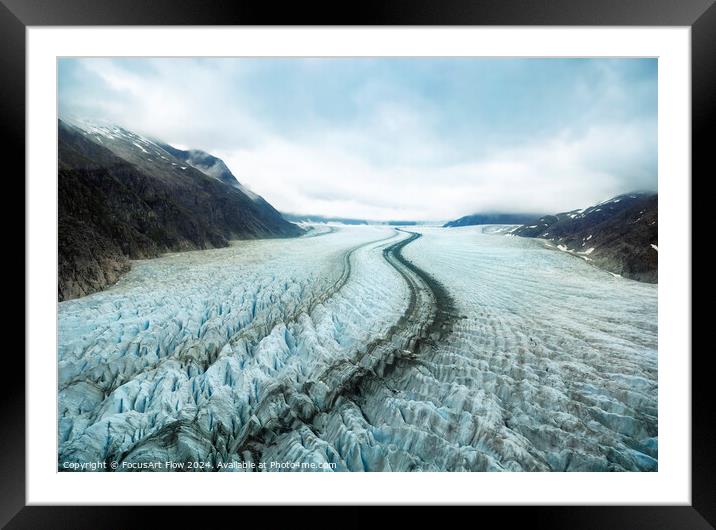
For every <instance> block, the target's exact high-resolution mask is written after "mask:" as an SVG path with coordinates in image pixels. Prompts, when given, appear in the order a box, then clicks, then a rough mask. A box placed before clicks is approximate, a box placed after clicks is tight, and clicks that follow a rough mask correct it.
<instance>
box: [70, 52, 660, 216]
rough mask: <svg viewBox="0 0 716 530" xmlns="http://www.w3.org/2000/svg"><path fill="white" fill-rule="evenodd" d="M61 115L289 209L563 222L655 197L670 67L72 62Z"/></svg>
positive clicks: (619, 63) (615, 63)
mask: <svg viewBox="0 0 716 530" xmlns="http://www.w3.org/2000/svg"><path fill="white" fill-rule="evenodd" d="M59 91H60V112H61V114H63V113H64V114H66V115H73V116H78V117H85V118H94V119H103V120H107V121H112V122H115V123H119V124H121V125H124V126H126V127H127V128H130V129H135V130H138V131H139V132H143V133H145V134H149V135H152V136H156V137H158V138H161V139H163V140H165V141H167V142H169V143H172V144H174V145H176V144H181V145H184V146H190V147H193V148H199V149H204V150H206V151H209V152H211V153H213V154H215V155H216V156H219V157H220V158H222V159H224V161H225V162H226V163H227V165H228V166H229V167H230V168H231V170H232V171H233V172H234V174H235V175H237V177H238V178H239V180H240V181H241V182H242V183H244V184H246V185H248V186H249V187H250V188H252V189H253V190H255V191H256V192H257V193H260V194H261V195H263V196H264V197H265V198H266V199H267V200H268V201H269V202H271V203H272V204H273V205H274V206H276V207H277V208H278V209H279V210H282V211H287V212H294V213H313V214H323V215H335V216H345V217H360V218H370V219H430V220H443V219H451V218H455V217H458V216H461V215H466V214H469V213H475V212H531V213H543V212H555V211H563V210H570V209H573V208H579V207H584V206H587V205H589V204H592V203H594V202H598V201H601V200H603V199H606V198H608V197H610V196H613V195H616V194H618V193H623V192H628V191H633V190H637V189H656V182H657V167H656V160H657V157H656V149H657V144H656V131H657V117H656V62H655V61H654V60H651V59H629V60H624V59H620V60H583V59H581V60H557V59H553V60H537V59H532V60H529V59H519V60H518V59H515V60H494V59H493V60H488V59H472V60H470V59H441V60H427V59H411V60H396V59H383V60H380V59H334V60H329V59H323V60H317V59H316V60H309V59H252V60H246V59H215V60H201V59H142V60H139V59H121V60H107V59H77V60H74V59H72V60H68V59H64V60H62V61H61V62H60V87H59Z"/></svg>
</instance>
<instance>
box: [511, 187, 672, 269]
mask: <svg viewBox="0 0 716 530" xmlns="http://www.w3.org/2000/svg"><path fill="white" fill-rule="evenodd" d="M512 233H513V234H514V235H517V236H522V237H538V238H543V239H548V240H550V241H553V242H555V243H556V244H557V248H559V249H560V250H562V251H565V252H570V253H572V254H574V255H576V256H579V257H581V258H582V259H584V260H587V261H590V262H593V263H594V265H597V266H599V267H601V268H603V269H605V270H607V271H609V272H612V273H614V274H619V275H621V276H624V277H626V278H631V279H633V280H639V281H643V282H649V283H656V282H657V281H658V261H659V251H658V237H659V223H658V196H657V195H656V194H655V193H629V194H625V195H619V196H617V197H614V198H613V199H609V200H608V201H604V202H601V203H599V204H597V205H595V206H592V207H590V208H585V209H583V210H573V211H570V212H564V213H559V214H556V215H546V216H544V217H540V218H539V219H537V220H536V221H533V222H532V223H530V224H526V225H524V226H521V227H519V228H518V229H516V230H514V231H513V232H512Z"/></svg>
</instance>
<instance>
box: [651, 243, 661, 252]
mask: <svg viewBox="0 0 716 530" xmlns="http://www.w3.org/2000/svg"><path fill="white" fill-rule="evenodd" d="M651 248H653V249H654V250H656V251H657V252H659V247H657V246H656V245H654V244H653V243H652V244H651Z"/></svg>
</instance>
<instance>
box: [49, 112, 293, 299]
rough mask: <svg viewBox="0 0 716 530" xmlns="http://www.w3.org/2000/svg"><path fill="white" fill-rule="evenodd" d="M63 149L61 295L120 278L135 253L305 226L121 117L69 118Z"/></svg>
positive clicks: (284, 233)
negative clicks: (117, 122) (109, 121)
mask: <svg viewBox="0 0 716 530" xmlns="http://www.w3.org/2000/svg"><path fill="white" fill-rule="evenodd" d="M207 156H211V155H208V154H207ZM58 158H59V163H58V168H59V170H58V231H59V232H58V253H59V256H58V276H59V278H58V279H59V286H58V291H59V292H58V296H59V300H60V301H62V300H69V299H71V298H77V297H79V296H84V295H86V294H90V293H92V292H95V291H98V290H101V289H103V288H105V287H106V286H108V285H111V284H113V283H115V282H116V281H117V280H118V279H119V277H120V275H121V274H122V273H123V272H126V271H127V270H129V260H130V259H142V258H151V257H156V256H158V255H160V254H161V253H163V252H168V251H182V250H197V249H206V248H216V247H224V246H227V245H228V241H229V240H231V239H252V238H266V237H291V236H297V235H300V234H301V233H303V231H302V229H301V228H299V227H298V226H296V225H294V224H292V223H290V222H288V221H286V220H285V219H284V218H283V217H282V216H281V214H280V213H278V211H276V210H275V209H274V208H273V207H272V206H271V205H270V204H268V203H267V202H266V201H265V200H263V199H262V198H260V197H258V196H257V195H255V194H253V193H252V194H251V195H249V194H248V193H247V192H246V191H245V190H243V189H242V186H241V185H240V184H239V183H238V181H236V179H234V181H236V185H230V184H228V183H227V182H225V181H224V180H222V179H221V178H217V177H216V176H212V175H208V174H206V173H204V172H203V171H201V170H200V169H197V167H195V166H193V165H191V164H189V162H187V161H185V160H184V159H182V158H179V157H177V156H176V155H175V154H172V153H171V152H169V151H168V150H167V149H165V148H164V147H162V145H160V144H159V143H157V142H155V141H153V140H150V139H148V138H145V137H143V136H141V135H138V134H136V133H133V132H131V131H128V130H126V129H123V128H121V127H116V126H98V125H92V124H86V123H79V124H69V123H67V122H65V121H62V120H59V122H58ZM212 158H214V157H212ZM194 160H195V159H194ZM215 160H216V161H218V162H221V161H220V160H219V159H215ZM195 162H196V160H195ZM196 164H197V165H199V164H200V163H199V162H196ZM217 166H218V164H217V163H216V162H215V163H214V164H212V166H211V167H217ZM221 166H223V167H225V165H224V164H223V162H221ZM207 170H208V169H207ZM226 171H227V172H228V174H231V173H230V172H229V171H228V168H227V169H226ZM232 176H233V175H232Z"/></svg>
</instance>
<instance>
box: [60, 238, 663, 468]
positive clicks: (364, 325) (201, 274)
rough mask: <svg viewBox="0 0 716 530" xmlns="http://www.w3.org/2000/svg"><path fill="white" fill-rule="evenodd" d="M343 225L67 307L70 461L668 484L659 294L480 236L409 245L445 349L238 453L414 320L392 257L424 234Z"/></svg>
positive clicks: (139, 269)
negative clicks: (506, 473)
mask: <svg viewBox="0 0 716 530" xmlns="http://www.w3.org/2000/svg"><path fill="white" fill-rule="evenodd" d="M329 230H331V231H330V233H325V234H323V235H318V236H316V237H302V238H298V239H281V240H263V241H242V242H236V243H234V244H232V246H231V247H229V248H226V249H218V250H210V251H197V252H187V253H181V254H174V255H167V256H164V257H162V258H159V259H155V260H149V261H140V262H134V263H133V268H132V271H131V272H130V273H129V274H128V275H126V276H125V277H124V278H123V279H122V280H120V282H119V283H118V284H117V285H115V286H114V287H112V288H110V289H108V290H106V291H104V292H101V293H97V294H94V295H91V296H88V297H85V298H82V299H79V300H72V301H68V302H63V303H61V304H60V314H59V389H60V390H59V415H60V420H59V460H60V462H66V461H71V462H73V461H76V462H86V461H96V460H105V459H109V460H113V459H115V460H116V459H120V460H122V459H124V460H127V461H146V460H152V459H157V460H162V461H163V460H165V459H171V460H198V461H207V460H208V461H211V462H219V461H234V460H236V461H242V460H251V459H256V458H259V457H260V458H261V459H262V460H265V461H281V462H297V463H302V462H315V463H323V462H328V463H335V464H336V466H335V469H336V470H352V471H361V470H370V471H380V470H392V471H403V470H474V471H483V470H557V471H562V470H570V471H572V470H575V471H577V470H597V471H601V470H654V469H656V467H657V451H658V444H657V353H656V352H657V288H656V286H655V285H649V284H643V283H638V282H634V281H630V280H626V279H621V278H615V277H613V276H612V275H611V274H609V273H607V272H604V271H602V270H599V269H597V268H595V267H593V266H592V265H590V264H589V263H588V262H587V261H585V260H583V259H580V258H578V257H576V256H571V255H568V254H566V253H563V252H559V251H556V250H552V249H549V248H546V247H545V246H544V245H543V244H542V243H541V242H539V241H535V240H530V239H522V238H514V237H506V236H505V235H504V234H503V233H499V232H500V231H495V230H493V229H489V228H488V229H484V228H482V227H465V228H453V229H439V228H427V227H425V228H416V229H415V231H419V232H421V233H423V237H421V238H419V239H417V240H415V241H413V242H412V243H410V244H409V245H407V246H406V247H405V248H404V250H403V255H404V256H405V257H406V258H408V259H409V260H411V261H412V262H413V263H414V264H415V265H417V266H418V267H420V268H421V269H422V270H424V271H426V272H428V273H429V274H431V275H432V276H433V278H435V279H436V280H437V281H438V282H440V283H441V284H442V285H443V286H444V287H445V288H446V290H447V291H448V293H449V294H450V295H451V296H452V297H453V299H454V302H455V310H456V312H457V315H456V317H457V318H455V319H454V323H453V324H452V328H451V329H450V330H449V331H448V333H447V334H446V335H445V336H444V337H442V338H441V340H440V341H439V342H438V343H437V344H436V345H434V346H432V347H429V348H423V349H422V350H421V354H420V356H419V357H418V358H417V359H415V360H413V361H411V362H401V363H398V364H397V365H396V366H395V369H394V370H392V371H389V373H387V374H386V375H384V376H381V377H367V378H365V380H364V381H363V383H362V384H361V385H360V387H359V388H358V389H357V390H356V391H355V392H353V394H351V393H346V394H345V395H341V396H340V397H339V398H338V399H337V400H336V401H335V403H330V404H328V403H323V404H319V405H320V406H321V407H323V410H322V411H321V412H319V413H318V414H316V415H315V416H313V417H311V418H310V420H306V422H305V423H301V422H293V425H294V426H293V428H291V429H289V430H287V431H285V432H279V433H277V434H276V436H275V437H272V439H271V441H270V443H269V444H267V445H266V446H265V447H261V448H260V450H261V454H260V455H257V454H255V452H254V454H251V453H250V452H249V451H247V450H246V447H245V446H244V444H242V447H241V448H236V447H234V446H235V445H236V444H235V440H236V439H237V438H238V437H240V434H241V433H242V432H246V429H247V425H248V424H249V423H250V422H252V421H254V422H255V421H257V419H256V417H255V416H254V414H255V413H256V411H257V408H258V406H259V405H260V404H261V402H262V400H263V399H265V397H266V396H267V395H268V394H269V393H270V391H271V390H272V389H275V388H276V387H277V385H284V387H288V388H295V389H297V391H298V390H301V389H305V388H306V386H305V385H306V383H310V382H314V381H315V380H316V379H317V378H319V377H320V376H321V374H322V373H323V371H324V370H325V368H326V367H327V366H329V365H331V364H332V363H335V361H336V360H337V359H345V360H347V361H350V360H351V359H354V358H355V357H356V355H357V354H358V353H359V352H361V351H363V350H364V349H365V347H366V345H367V344H369V343H371V342H372V341H374V340H375V339H378V338H380V337H382V336H384V335H385V334H386V333H387V331H388V330H389V329H390V328H391V326H393V325H394V324H395V323H396V322H397V321H398V319H399V318H400V316H401V315H402V314H403V313H404V312H405V311H406V309H407V306H408V298H409V290H408V286H407V285H406V283H405V280H404V279H403V278H402V277H401V275H400V274H398V272H397V271H396V270H395V269H393V268H392V267H391V265H390V264H389V263H388V262H387V261H386V260H385V259H384V256H383V249H384V248H385V247H386V246H387V245H389V244H391V243H394V242H396V241H398V240H399V239H401V238H405V237H407V235H406V234H400V233H397V232H395V231H394V230H393V229H392V228H389V227H338V228H331V229H328V228H326V227H320V228H316V230H315V232H314V234H316V233H318V232H321V231H323V232H328V231H329ZM410 230H413V228H410ZM483 232H487V233H483ZM489 232H498V233H489ZM297 394H300V392H297ZM287 395H288V394H287ZM291 407H294V408H295V407H296V404H295V403H292V404H291ZM289 408H290V407H289ZM282 410H284V409H282ZM278 413H281V411H279V410H278V409H277V414H278ZM289 423H290V422H289ZM233 449H236V450H237V451H238V452H236V453H232V450H233ZM254 449H255V448H254Z"/></svg>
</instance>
